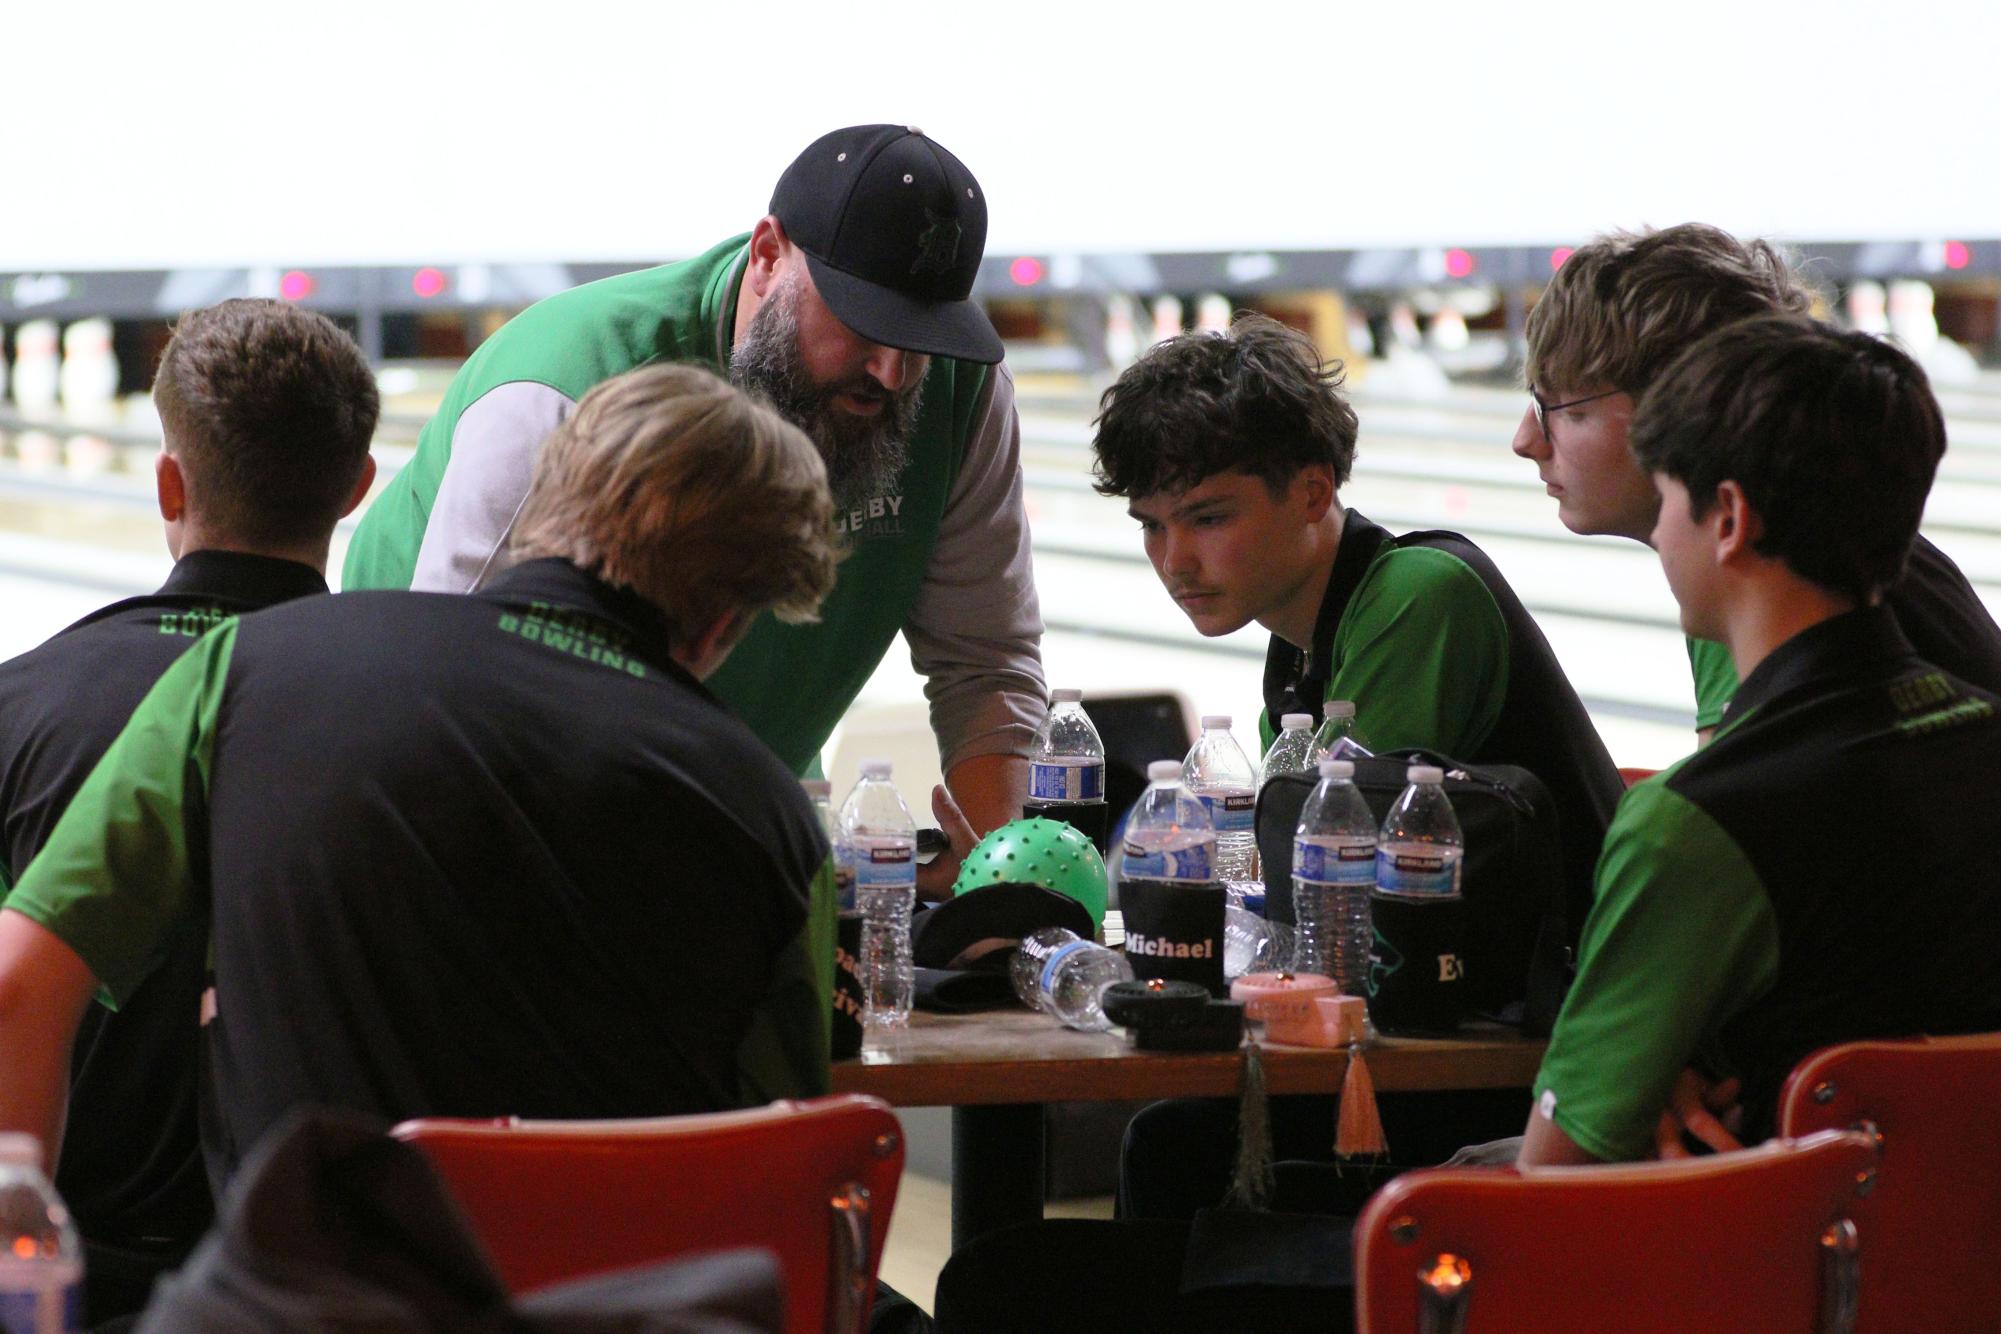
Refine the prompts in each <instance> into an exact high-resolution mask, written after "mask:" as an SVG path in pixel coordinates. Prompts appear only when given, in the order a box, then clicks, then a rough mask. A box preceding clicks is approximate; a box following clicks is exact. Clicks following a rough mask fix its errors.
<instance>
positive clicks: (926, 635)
mask: <svg viewBox="0 0 2001 1334" xmlns="http://www.w3.org/2000/svg"><path fill="white" fill-rule="evenodd" d="M986 231H987V206H986V196H985V193H984V192H983V191H982V190H981V189H980V186H979V182H978V181H976V180H974V179H973V176H972V173H971V172H969V171H967V170H966V168H965V166H964V164H962V163H961V162H960V161H959V160H958V159H957V158H956V157H954V156H953V155H952V154H951V153H949V152H947V151H945V149H944V148H942V147H941V146H940V145H938V144H937V143H936V142H935V141H933V140H932V139H930V138H928V137H927V136H926V135H925V134H924V133H923V132H922V131H921V130H918V129H916V128H915V127H907V126H902V125H859V126H852V127H849V128H847V129H841V130H835V131H834V132H832V133H831V134H827V135H824V136H822V137H821V138H820V139H818V140H816V141H815V142H814V143H813V144H812V145H811V146H810V147H808V148H807V149H806V151H805V152H803V153H801V154H800V155H799V157H798V158H797V159H795V160H794V161H793V163H792V165H791V166H790V167H788V168H787V169H786V171H785V173H784V175H783V176H781V177H780V178H779V181H778V185H777V188H776V189H775V190H774V192H773V194H772V198H771V208H770V212H769V213H768V214H767V215H766V216H765V217H764V218H762V219H761V220H759V222H758V223H757V225H756V227H755V228H753V229H752V231H751V232H750V234H749V235H748V236H747V237H746V236H739V237H736V238H733V239H731V240H729V241H725V242H724V243H722V244H721V245H719V246H717V247H716V248H714V249H713V250H710V251H709V252H708V253H707V254H704V255H700V256H697V257H696V258H694V259H690V260H684V261H682V262H680V263H676V264H668V265H663V266H661V267H659V268H653V269H646V270H642V271H640V272H637V273H629V274H623V275H620V276H618V277H615V278H608V279H605V280H604V281H602V282H596V283H591V284H588V285H586V286H583V287H579V288H575V289H573V290H571V291H568V292H564V293H562V294H560V295H558V296H554V297H551V298H549V299H547V300H545V301H542V302H540V303H538V304H536V305H534V306H531V307H530V308H529V309H527V310H526V311H523V312H522V313H521V314H520V315H518V316H516V317H515V318H514V319H513V320H511V321H509V322H508V324H507V325H505V326H504V327H503V328H501V329H500V330H499V332H497V333H496V334H494V335H493V336H492V337H491V338H489V339H488V340H487V341H486V342H485V343H483V344H481V346H480V347H479V349H478V351H476V352H475V353H474V354H473V355H472V357H471V358H469V359H468V360H467V362H466V364H465V366H464V367H463V368H462V369H461V370H460V372H459V374H458V376H457V378H455V379H454V380H453V382H452V385H451V388H450V389H449V390H447V392H446V394H445V400H444V403H443V405H442V406H441V408H440V410H439V412H438V414H437V415H436V416H435V417H433V418H432V419H431V421H430V423H429V424H428V425H427V426H426V427H425V428H424V432H423V436H422V439H421V440H420V442H419V444H418V448H417V453H416V455H415V457H414V458H413V459H412V460H411V461H410V463H409V464H408V465H407V466H405V467H404V469H403V470H402V472H401V473H399V474H398V475H397V476H396V477H395V478H393V479H392V480H391V481H390V482H389V483H388V485H387V486H386V487H385V488H384V490H383V492H382V494H381V495H380V496H379V497H378V498H377V499H376V501H375V502H374V504H373V506H372V507H371V508H370V510H369V512H368V513H367V515H366V516H364V518H363V520H362V523H361V526H360V529H359V530H358V531H357V532H356V534H355V537H354V542H353V545H352V546H351V547H350V548H349V551H348V557H347V564H346V569H345V572H344V580H343V582H344V586H345V587H347V588H350V589H352V588H402V587H408V588H417V589H432V590H441V591H449V592H471V591H473V590H475V589H478V588H480V587H481V586H482V585H484V584H485V583H486V581H487V580H489V579H490V578H492V577H493V576H494V575H496V574H498V573H499V572H500V571H501V570H502V569H504V568H505V567H506V566H507V564H508V563H509V561H508V555H507V549H508V538H509V534H510V532H511V530H512V528H513V525H514V522H515V518H516V515H517V514H518V512H519V510H520V505H521V501H522V497H523V496H524V495H525V494H526V492H527V487H528V480H529V477H530V475H531V474H532V472H533V469H534V463H535V458H536V455H537V454H538V453H539V451H540V449H541V445H542V441H543V440H544V439H545V438H546V437H547V436H548V434H549V433H550V432H551V431H552V430H554V429H555V427H556V426H557V425H558V424H559V423H560V422H562V421H563V420H565V419H566V418H567V417H568V416H569V415H570V413H571V412H572V411H574V410H575V407H576V403H577V400H579V399H580V398H582V397H583V395H584V394H585V393H586V392H587V391H588V390H589V389H590V388H591V387H592V386H593V385H595V384H598V383H599V382H601V381H603V380H606V379H609V378H610V377H611V376H614V375H617V374H620V373H621V372H624V371H627V370H630V369H633V368H634V367H637V366H642V365H647V364H651V363H655V362H663V361H691V362H700V363H703V364H706V365H710V366H713V367H717V368H719V369H721V370H723V371H724V372H725V373H726V374H728V376H729V377H730V379H731V380H732V381H733V382H734V383H736V384H737V385H738V386H740V387H742V388H746V389H750V390H753V391H755V392H757V393H760V394H762V395H763V396H764V397H766V398H768V399H769V400H770V401H771V402H772V403H773V404H775V405H776V406H777V407H778V409H779V410H780V412H781V413H783V414H784V415H785V417H787V418H788V419H789V420H791V421H792V422H793V423H794V424H795V425H797V426H799V427H800V428H801V429H803V430H804V431H805V432H806V433H807V435H808V436H809V437H811V439H812V440H813V441H814V443H815V444H816V445H817V446H818V447H819V449H820V451H821V454H822V456H823V458H824V459H825V462H826V465H827V471H828V475H829V479H830V481H831V484H832V488H833V491H834V498H835V502H836V508H837V518H836V527H837V528H839V529H840V530H841V531H842V533H843V535H844V536H845V538H846V541H847V545H848V547H849V549H850V554H849V556H848V558H847V560H846V561H845V563H844V564H843V565H842V568H841V573H840V580H839V583H838V584H837V586H836V587H835V589H834V592H833V594H832V596H830V597H829V598H828V599H827V602H826V604H825V605H824V607H823V608H822V611H821V617H820V620H819V622H818V623H817V624H813V625H785V624H781V623H779V622H778V621H777V620H776V619H774V618H773V617H770V616H764V617H761V618H760V619H759V621H758V622H757V624H756V625H755V626H754V627H753V628H752V629H751V631H750V633H749V635H748V636H747V637H746V638H745V639H744V641H743V642H742V643H741V644H740V645H738V647H737V649H736V651H735V652H734V653H733V654H732V655H731V657H730V660H729V662H728V663H727V664H726V665H725V666H724V667H723V669H722V670H721V671H719V672H718V673H717V674H716V676H715V677H714V678H713V679H712V680H711V681H710V682H709V685H710V686H711V687H712V688H713V689H714V690H715V691H716V693H717V694H719V695H721V696H722V698H723V699H724V701H725V702H727V703H728V704H729V705H730V707H731V708H732V709H733V710H735V711H736V713H737V714H738V715H739V716H741V717H742V718H743V719H744V721H745V722H747V723H749V724H750V727H751V729H752V730H753V731H754V732H756V733H757V735H758V736H759V737H761V738H762V739H763V740H764V742H765V744H767V745H769V746H770V747H771V748H772V749H773V750H775V751H777V752H778V754H779V756H780V757H781V758H782V759H783V760H784V761H785V762H786V763H787V764H788V765H790V766H791V767H792V768H794V769H795V770H799V771H801V772H804V771H805V770H807V769H809V768H810V767H811V766H812V765H813V763H814V762H815V760H816V759H817V757H818V756H819V753H820V749H821V747H822V746H823V745H824V744H825V742H826V740H827V737H828V735H829V734H830V733H831V732H832V731H833V728H834V726H835V724H836V723H838V722H839V721H840V719H841V715H842V714H843V713H844V712H846V710H847V707H848V705H849V704H850V703H851V702H852V701H853V699H854V697H855V695H856V694H857V693H858V692H859V691H860V690H861V688H862V685H863V684H864V683H865V682H866V681H867V680H868V678H869V676H870V675H871V674H872V673H873V672H874V670H875V668H876V665H877V664H878V663H879V662H880V661H881V660H882V656H883V654H884V653H885V652H886V651H887V650H888V648H889V645H890V641H891V640H892V639H893V638H894V637H895V635H896V633H897V631H898V630H901V631H902V632H903V634H904V638H905V640H906V641H907V642H908V643H909V646H910V656H911V661H912V665H913V666H915V667H916V668H917V670H918V671H920V672H921V673H923V674H924V676H925V677H926V679H927V686H926V690H925V693H926V696H927V697H928V699H929V701H930V707H931V726H932V730H933V731H934V732H935V733H936V735H937V738H938V751H939V758H940V767H941V769H942V771H943V772H944V774H945V777H946V782H947V784H948V786H949V788H950V791H949V792H947V791H945V790H944V789H940V790H939V791H938V792H936V793H934V794H933V808H934V810H935V811H936V812H937V814H938V816H939V818H940V820H941V821H942V822H944V823H945V824H946V825H947V828H948V830H951V831H953V832H955V833H964V832H965V831H961V830H959V829H956V828H955V825H957V824H959V823H962V822H959V821H957V819H956V817H957V815H958V810H957V809H956V808H955V807H954V804H953V798H954V797H955V796H956V798H957V802H958V805H959V806H960V807H963V809H964V811H965V814H966V816H967V817H968V818H969V819H970V821H971V823H972V826H973V827H974V828H975V829H978V830H986V829H992V828H994V827H996V826H998V825H1000V824H1002V823H1005V822H1006V821H1007V820H1010V819H1012V818H1014V817H1015V816H1016V815H1018V814H1019V813H1020V807H1021V800H1022V797H1023V795H1024V793H1025V791H1026V779H1027V761H1026V756H1027V753H1028V747H1029V744H1030V742H1031V741H1032V740H1033V739H1034V735H1035V731H1036V728H1037V726H1038V725H1039V724H1040V723H1041V721H1042V718H1043V716H1044V714H1045V712H1046V707H1047V706H1046V702H1045V701H1046V695H1045V692H1044V686H1043V679H1042V661H1041V635H1042V619H1041V611H1040V608H1039V605H1038V603H1037V601H1036V596H1035V581H1034V574H1033V570H1032V568H1031V565H1030V559H1029V546H1028V522H1027V518H1026V515H1025V514H1024V512H1023V509H1022V496H1021V491H1022V484H1021V467H1020V433H1021V432H1020V424H1019V422H1018V420H1017V418H1016V416H1015V408H1014V383H1013V380H1012V378H1011V377H1010V376H1009V374H1008V371H1007V368H1006V367H1005V366H1004V365H1001V364H999V363H1000V361H1001V355H1002V349H1001V342H1000V339H999V337H998V336H997V335H996V334H995V333H994V330H993V326H992V324H991V323H989V322H988V320H987V317H986V314H985V312H984V311H982V310H981V309H980V307H979V306H978V305H977V304H976V303H974V302H973V301H971V300H969V299H968V298H969V296H970V293H971V291H972V287H973V279H974V277H975V276H976V274H977V272H978V269H979V264H980V256H981V253H982V251H983V249H984V247H985V244H986ZM966 841H967V839H966V838H965V837H960V838H958V839H955V842H958V843H961V844H963V843H965V842H966ZM953 860H954V859H952V858H950V857H941V858H940V859H939V860H938V862H936V863H933V865H932V866H931V867H930V868H927V872H928V874H927V876H926V877H925V880H924V882H923V883H924V884H925V885H927V886H928V887H930V888H931V889H932V890H933V891H934V892H936V891H942V890H943V889H944V888H945V886H946V885H947V884H949V876H950V874H951V873H952V872H954V871H955V870H956V868H955V867H954V866H952V865H951V863H952V861H953ZM934 882H935V883H934Z"/></svg>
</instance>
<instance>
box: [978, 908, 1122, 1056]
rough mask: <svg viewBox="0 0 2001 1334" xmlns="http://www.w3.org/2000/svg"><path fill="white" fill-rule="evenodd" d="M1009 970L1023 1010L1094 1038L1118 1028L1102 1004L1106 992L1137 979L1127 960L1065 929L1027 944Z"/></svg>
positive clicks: (1033, 938) (1049, 931)
mask: <svg viewBox="0 0 2001 1334" xmlns="http://www.w3.org/2000/svg"><path fill="white" fill-rule="evenodd" d="M1008 969H1009V973H1010V976H1011V977H1012V979H1013V981H1014V994H1015V995H1016V996H1018V997H1020V998H1021V1002H1022V1004H1024V1005H1026V1006H1028V1007H1029V1008H1030V1009H1032V1010H1041V1011H1042V1012H1044V1013H1045V1014H1049V1015H1053V1016H1055V1018H1056V1021H1057V1022H1058V1023H1060V1024H1062V1025H1064V1026H1065V1027H1066V1028H1079V1029H1083V1030H1084V1031H1086V1032H1093V1033H1095V1032H1101V1031H1103V1030H1104V1029H1107V1028H1110V1027H1111V1026H1112V1021H1111V1020H1109V1019H1107V1018H1105V1012H1104V1010H1103V1009H1102V1008H1100V1006H1099V1004H1098V1000H1099V997H1100V996H1101V995H1102V994H1103V992H1104V990H1105V988H1106V987H1108V986H1110V985H1111V984H1112V983H1114V982H1130V981H1132V979H1133V970H1132V965H1131V964H1129V963H1127V962H1126V956H1125V955H1123V954H1120V953H1119V952H1118V951H1117V950H1108V949H1106V948H1105V947H1104V946H1103V945H1100V944H1098V943H1097V942H1096V941H1092V940H1085V939H1084V938H1083V937H1081V936H1079V935H1078V934H1077V933H1076V932H1075V931H1071V930H1068V929H1067V928H1065V927H1060V926H1048V927H1044V928H1043V929H1042V930H1040V931H1037V932H1036V933H1035V934H1034V935H1032V936H1030V937H1028V938H1027V939H1026V940H1024V941H1022V942H1021V948H1020V949H1018V950H1016V951H1015V955H1014V959H1013V961H1012V962H1011V963H1010V964H1009V965H1008Z"/></svg>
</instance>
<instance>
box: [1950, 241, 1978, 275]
mask: <svg viewBox="0 0 2001 1334" xmlns="http://www.w3.org/2000/svg"><path fill="white" fill-rule="evenodd" d="M1972 262H1973V252H1972V251H1971V250H1969V249H1968V248H1967V245H1966V242H1964V241H1947V242H1946V243H1945V266H1946V267H1947V268H1948V269H1963V268H1965V267H1966V266H1967V265H1968V264H1971V263H1972Z"/></svg>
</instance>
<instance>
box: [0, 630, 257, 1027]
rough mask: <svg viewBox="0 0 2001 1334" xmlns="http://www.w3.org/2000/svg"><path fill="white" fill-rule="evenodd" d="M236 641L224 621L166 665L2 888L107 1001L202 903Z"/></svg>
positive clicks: (135, 981) (141, 974) (115, 998)
mask: <svg viewBox="0 0 2001 1334" xmlns="http://www.w3.org/2000/svg"><path fill="white" fill-rule="evenodd" d="M235 643H236V622H235V621H234V620H230V621H227V622H225V623H224V624H222V625H221V626H218V627H217V628H216V629H214V630H212V631H210V632H209V633H208V634H207V635H205V636H203V637H202V639H201V640H199V641H198V642H197V643H196V644H195V645H194V647H192V648H190V649H189V650H188V651H187V652H186V653H185V654H183V655H182V656H181V658H180V660H179V661H177V662H176V663H175V664H174V665H173V666H172V667H170V668H168V669H167V671H166V673H165V674H164V675H163V676H161V677H160V679H159V681H157V682H156V683H155V684H154V686H153V689H152V690H151V691H149V692H148V693H147V695H146V697H145V698H144V699H142V700H141V701H140V702H139V707H138V708H137V709H136V710H134V711H133V714H132V718H131V721H130V722H128V723H126V725H125V730H124V731H123V732H121V733H119V735H118V739H117V740H116V741H114V742H112V744H111V748H110V749H109V750H107V751H105V753H104V758H103V759H101V760H99V761H98V763H97V767H96V768H95V769H93V770H91V774H90V777H89V778H87V779H85V780H84V784H83V786H82V787H81V788H80V789H78V791H77V794H76V796H75V798H74V799H72V800H71V802H70V804H69V807H68V808H67V809H66V810H65V811H64V812H63V816H62V819H61V820H59V821H57V823H56V827H55V830H54V831H53V832H52V833H51V834H50V835H49V840H48V842H47V843H46V844H44V845H43V847H42V850H41V852H40V853H39V854H37V855H36V857H35V860H34V861H33V862H32V863H31V864H30V865H29V866H28V868H27V869H26V870H25V871H24V872H23V873H22V875H21V879H20V883H19V884H17V885H16V886H15V887H14V890H13V892H12V893H11V894H9V895H8V896H7V903H6V906H7V907H9V908H12V909H14V910H15V911H16V912H19V913H21V914H23V915H24V916H26V917H28V918H30V919H31V920H33V921H34V922H36V923H38V924H39V925H40V926H42V927H43V928H44V929H46V930H47V931H49V932H50V933H52V934H53V935H55V936H56V937H58V938H59V939H60V940H62V942H63V943H64V944H66V945H68V946H69V947H70V948H71V949H73V950H75V951H76V953H77V955H78V957H80V958H81V959H82V960H83V961H84V963H86V964H88V965H89V967H90V970H91V972H93V973H95V974H96V975H97V980H98V981H99V982H100V983H101V984H103V987H104V991H105V993H106V998H107V999H108V1000H109V1001H110V1002H111V1003H112V1004H113V1005H116V1004H118V1003H119V1002H122V1001H123V1000H124V999H125V998H126V997H128V996H130V995H131V994H132V992H133V990H134V989H135V988H136V987H137V986H138V985H139V983H140V982H142V981H144V980H145V978H146V975H147V974H148V973H150V972H151V971H152V969H153V968H154V966H155V965H156V964H157V963H158V962H159V960H160V958H161V956H162V954H163V953H164V951H165V948H166V945H167V943H168V941H169V940H170V938H171V937H172V935H173V933H174V929H175V927H176V926H177V925H178V924H179V923H181V922H182V921H183V920H185V916H186V914H189V913H193V912H206V911H207V905H206V887H205V886H203V885H201V884H199V883H198V882H199V879H200V875H199V873H198V871H197V865H198V863H199V862H200V860H201V856H202V855H203V854H201V853H200V852H199V851H198V850H199V849H202V848H203V847H205V841H206V836H207V828H208V813H207V811H208V785H209V765H210V760H211V758H212V756H213V754H214V746H215V735H216V720H217V715H218V713H219V711H220V709H221V703H222V692H223V687H224V685H225V683H226V681H227V679H228V675H229V659H230V654H231V651H232V650H233V648H234V647H235Z"/></svg>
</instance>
